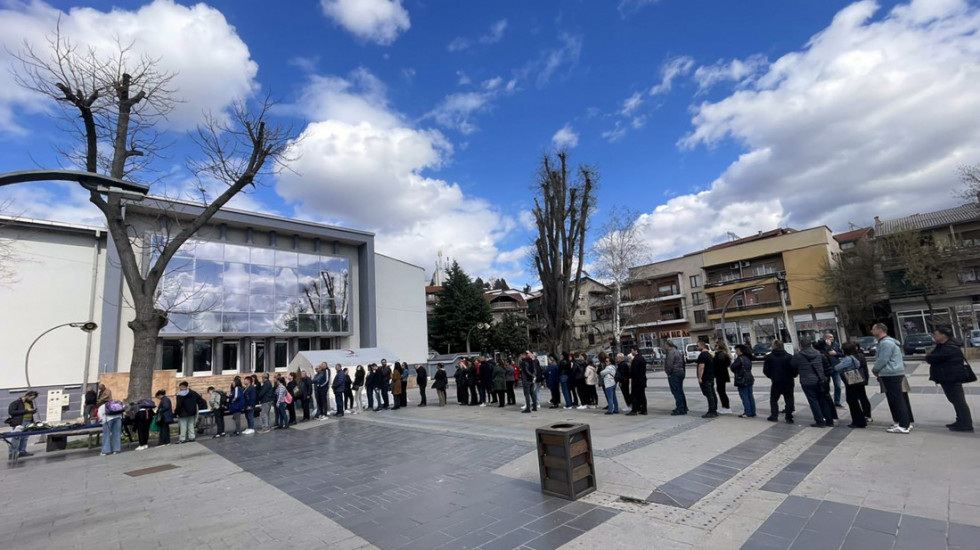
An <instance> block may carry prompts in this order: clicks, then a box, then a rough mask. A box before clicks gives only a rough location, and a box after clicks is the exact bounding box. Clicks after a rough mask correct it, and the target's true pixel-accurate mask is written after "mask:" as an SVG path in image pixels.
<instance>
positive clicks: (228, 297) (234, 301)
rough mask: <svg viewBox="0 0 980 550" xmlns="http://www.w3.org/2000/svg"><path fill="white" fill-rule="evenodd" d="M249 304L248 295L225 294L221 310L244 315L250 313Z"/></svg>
mask: <svg viewBox="0 0 980 550" xmlns="http://www.w3.org/2000/svg"><path fill="white" fill-rule="evenodd" d="M248 302H249V299H248V295H247V294H225V296H224V299H223V300H222V302H221V309H222V310H223V311H225V312H229V311H230V312H233V313H237V312H242V313H244V312H247V311H248Z"/></svg>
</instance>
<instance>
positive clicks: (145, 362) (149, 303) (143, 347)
mask: <svg viewBox="0 0 980 550" xmlns="http://www.w3.org/2000/svg"><path fill="white" fill-rule="evenodd" d="M133 301H134V302H135V303H136V318H135V319H133V320H132V321H130V322H129V328H130V329H132V331H133V359H132V362H131V363H130V365H129V395H128V396H127V399H128V400H129V401H136V400H138V399H142V398H144V397H153V370H154V368H155V367H156V356H157V338H158V337H159V336H160V329H162V328H163V327H164V326H165V324H166V317H165V315H166V314H165V312H162V311H160V310H157V309H156V308H155V307H153V299H152V298H146V297H141V298H134V300H133Z"/></svg>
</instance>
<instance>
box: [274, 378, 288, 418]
mask: <svg viewBox="0 0 980 550" xmlns="http://www.w3.org/2000/svg"><path fill="white" fill-rule="evenodd" d="M275 390H276V429H277V430H284V429H288V428H289V415H288V414H287V412H286V405H287V404H288V402H289V401H290V395H289V390H287V389H286V380H285V379H284V378H283V377H282V376H276V387H275Z"/></svg>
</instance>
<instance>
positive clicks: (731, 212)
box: [644, 0, 980, 252]
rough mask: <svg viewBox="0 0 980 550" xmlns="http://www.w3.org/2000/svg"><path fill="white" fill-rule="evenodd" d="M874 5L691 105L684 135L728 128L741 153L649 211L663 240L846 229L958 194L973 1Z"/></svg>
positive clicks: (974, 66) (701, 139)
mask: <svg viewBox="0 0 980 550" xmlns="http://www.w3.org/2000/svg"><path fill="white" fill-rule="evenodd" d="M878 11H879V7H878V5H877V4H876V3H875V2H872V1H870V0H865V1H861V2H856V3H854V4H851V5H850V6H848V7H846V8H844V9H842V10H841V11H840V12H838V13H837V14H836V16H835V17H834V18H833V21H832V22H831V23H830V25H829V26H828V27H827V28H826V29H824V30H823V31H821V32H819V33H818V34H816V35H815V36H813V37H812V38H810V40H809V41H808V42H807V43H806V44H805V45H804V47H803V48H802V49H800V50H799V51H794V52H790V53H787V54H786V55H783V56H782V57H780V58H779V59H777V60H776V61H774V62H772V63H771V64H769V65H768V66H766V67H765V69H764V70H762V71H759V74H758V75H748V76H746V77H745V80H743V81H742V82H744V85H743V86H742V87H741V88H740V89H737V90H736V91H735V92H734V93H732V94H731V95H729V96H727V97H725V98H723V99H721V100H719V101H715V102H703V103H701V104H700V105H698V106H697V107H696V108H695V110H694V117H693V129H692V131H691V132H690V133H689V134H687V135H686V136H684V137H683V138H682V139H681V140H680V141H679V145H680V147H682V148H685V149H689V148H693V147H699V146H708V147H710V146H713V145H715V144H717V143H719V142H721V141H722V140H732V141H734V142H735V143H737V144H739V145H741V146H742V147H743V148H744V153H742V154H741V155H740V156H739V157H738V159H736V160H735V161H734V162H732V164H731V165H730V166H729V167H728V168H727V169H726V170H725V171H724V172H723V173H722V174H721V175H720V176H719V177H718V178H717V179H716V180H715V181H714V182H713V183H712V184H711V186H710V188H709V189H708V190H706V191H704V192H701V193H697V194H694V195H683V196H679V197H675V198H674V199H671V200H670V201H668V203H667V204H666V205H664V206H661V207H659V208H657V209H656V210H654V211H653V212H652V213H650V214H647V215H646V216H645V217H644V222H645V223H646V224H647V225H648V226H649V227H651V228H653V229H651V230H650V231H649V232H648V235H649V237H650V238H651V239H657V240H658V242H660V243H661V244H662V250H665V251H669V252H679V251H683V250H690V249H691V248H696V247H700V246H704V245H708V244H711V242H712V241H713V240H718V239H719V238H720V237H721V233H722V232H723V231H726V230H729V229H730V230H732V231H734V232H735V233H739V230H737V229H732V228H737V227H742V228H743V229H742V231H743V232H745V233H749V232H751V231H752V230H764V229H771V228H773V227H775V226H776V225H779V224H788V225H791V226H794V227H798V228H801V227H809V226H813V225H819V224H827V225H829V226H830V227H831V228H834V229H843V228H846V227H847V223H848V222H850V221H853V222H856V223H870V221H871V220H870V219H871V217H872V216H874V215H876V214H878V215H881V216H883V217H892V216H901V215H906V214H910V213H913V212H916V211H919V212H924V211H929V210H933V209H937V208H943V207H946V206H949V205H950V203H953V202H955V199H953V197H952V195H951V194H950V192H949V189H950V187H951V186H952V185H953V184H954V182H955V178H956V173H957V172H956V168H957V166H959V165H962V164H967V163H976V162H977V159H980V96H978V95H977V94H976V92H975V83H976V82H978V81H980V10H978V8H977V7H975V6H971V5H968V4H967V3H966V2H963V1H957V0H946V1H943V2H935V1H923V0H915V1H912V2H910V3H906V4H901V5H899V6H897V7H895V8H893V9H892V10H890V11H889V12H887V13H885V14H883V15H881V16H878V17H876V15H877V12H878ZM736 84H737V85H738V84H740V83H739V82H737V83H736ZM703 226H710V229H702V227H703ZM692 235H696V236H697V238H696V239H694V240H692V239H691V236H692ZM671 242H677V243H679V244H677V245H671V244H670V243H671Z"/></svg>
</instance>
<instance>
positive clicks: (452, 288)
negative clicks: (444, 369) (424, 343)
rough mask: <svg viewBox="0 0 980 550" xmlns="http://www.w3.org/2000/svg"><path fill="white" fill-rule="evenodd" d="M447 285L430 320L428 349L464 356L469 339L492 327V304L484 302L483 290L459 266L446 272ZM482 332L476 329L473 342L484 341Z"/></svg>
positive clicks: (471, 339)
mask: <svg viewBox="0 0 980 550" xmlns="http://www.w3.org/2000/svg"><path fill="white" fill-rule="evenodd" d="M446 274H447V277H446V281H445V283H444V284H443V287H442V291H441V292H439V301H438V302H437V303H436V305H435V307H434V308H433V311H432V316H431V317H430V319H429V347H431V348H432V349H434V350H436V351H438V352H439V353H461V352H463V351H466V335H467V333H470V329H473V327H475V326H476V325H478V324H480V323H487V324H489V323H490V322H491V321H492V320H493V317H492V316H491V314H490V304H489V303H488V302H487V301H486V300H485V299H484V298H483V289H482V288H481V287H480V286H478V285H477V284H475V283H474V281H472V280H471V279H470V277H469V275H467V274H466V272H464V271H463V268H461V267H460V266H459V263H457V262H455V261H454V262H453V264H452V266H450V267H449V269H448V270H447V273H446ZM479 331H480V329H474V330H473V332H472V333H471V334H472V335H471V337H470V342H471V343H477V342H480V341H482V337H481V336H480V335H479V334H476V333H477V332H479Z"/></svg>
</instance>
